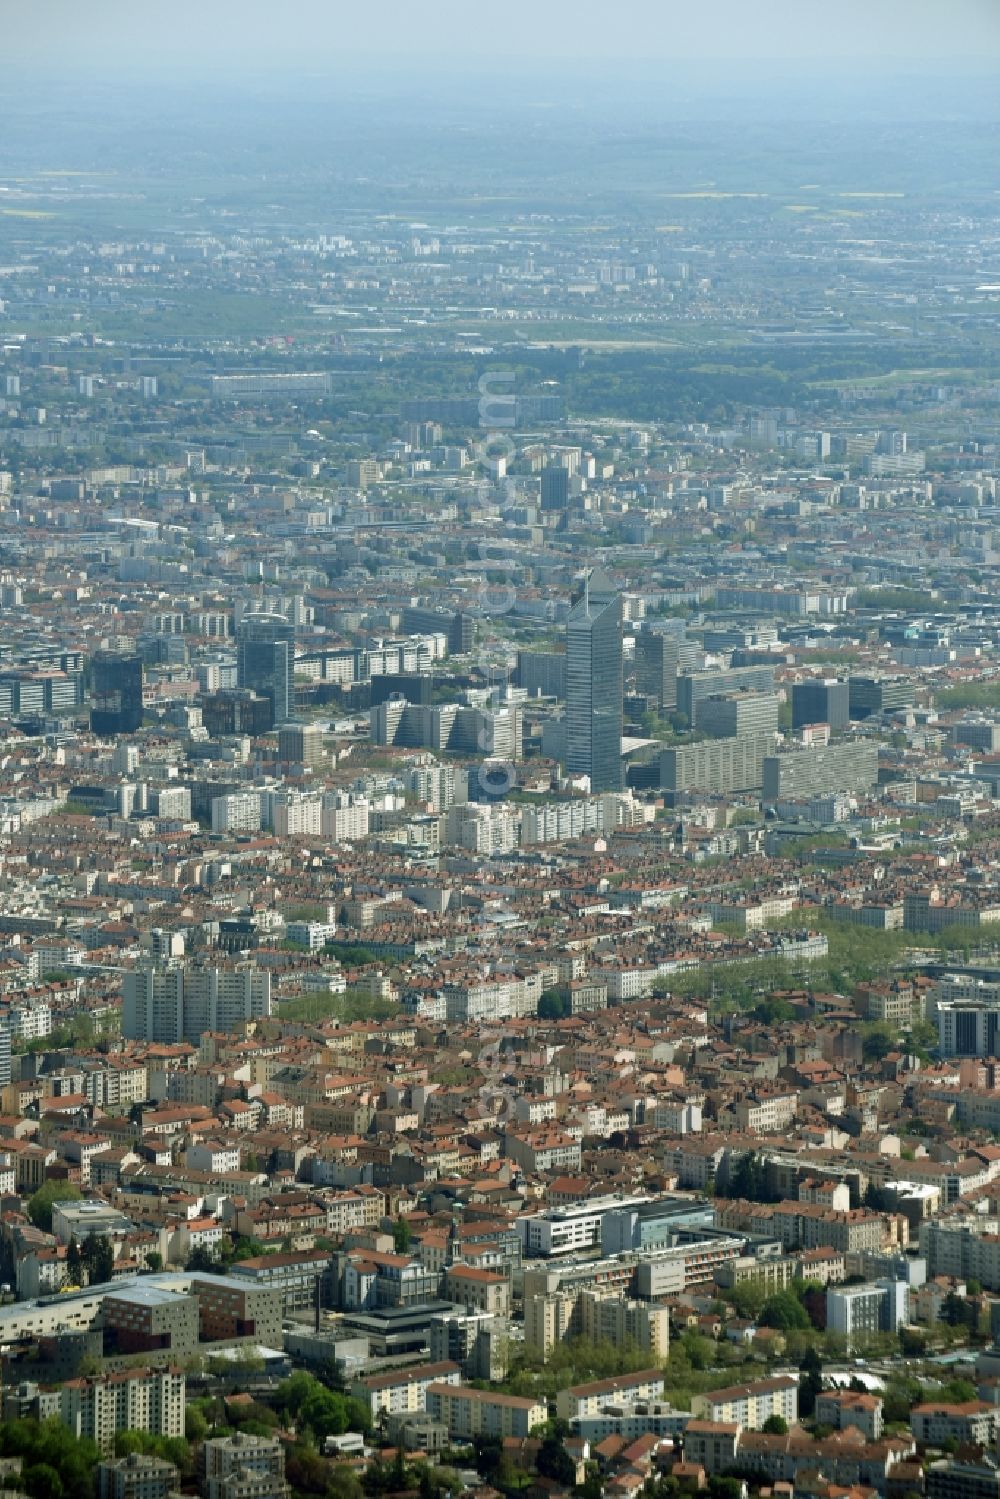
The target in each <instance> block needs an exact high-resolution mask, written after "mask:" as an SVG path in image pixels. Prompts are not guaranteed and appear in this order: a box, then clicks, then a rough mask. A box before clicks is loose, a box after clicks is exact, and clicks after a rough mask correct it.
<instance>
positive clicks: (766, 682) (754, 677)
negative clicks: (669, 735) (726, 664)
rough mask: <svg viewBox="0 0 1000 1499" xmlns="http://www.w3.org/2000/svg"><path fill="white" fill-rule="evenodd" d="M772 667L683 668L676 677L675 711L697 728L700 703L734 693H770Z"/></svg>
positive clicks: (772, 686) (691, 726) (772, 685)
mask: <svg viewBox="0 0 1000 1499" xmlns="http://www.w3.org/2000/svg"><path fill="white" fill-rule="evenodd" d="M773 691H774V667H773V666H737V667H732V668H731V669H730V670H728V671H685V672H681V673H680V675H679V676H678V678H677V711H678V713H683V714H684V717H685V718H686V719H687V721H688V727H689V728H692V729H696V728H700V727H701V719H700V717H699V713H700V709H701V704H702V703H703V702H704V701H705V700H706V698H710V697H725V696H727V695H729V694H732V693H734V692H773Z"/></svg>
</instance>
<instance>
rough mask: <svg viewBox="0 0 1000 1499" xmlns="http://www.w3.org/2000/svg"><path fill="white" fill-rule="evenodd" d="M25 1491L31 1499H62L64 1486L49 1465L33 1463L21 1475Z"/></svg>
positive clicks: (64, 1490)
mask: <svg viewBox="0 0 1000 1499" xmlns="http://www.w3.org/2000/svg"><path fill="white" fill-rule="evenodd" d="M22 1476H23V1479H24V1487H25V1491H26V1492H27V1493H29V1494H30V1495H31V1496H32V1499H62V1496H63V1494H64V1493H65V1492H66V1489H65V1485H64V1484H63V1481H62V1479H61V1478H60V1477H59V1474H58V1473H57V1472H56V1470H55V1468H53V1467H52V1465H51V1464H50V1463H34V1464H33V1465H32V1466H31V1467H30V1468H27V1469H25V1471H24V1473H23V1475H22Z"/></svg>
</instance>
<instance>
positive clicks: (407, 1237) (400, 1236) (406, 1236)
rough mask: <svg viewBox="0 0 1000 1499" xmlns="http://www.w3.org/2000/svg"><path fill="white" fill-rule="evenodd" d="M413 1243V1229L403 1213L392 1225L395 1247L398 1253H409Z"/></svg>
mask: <svg viewBox="0 0 1000 1499" xmlns="http://www.w3.org/2000/svg"><path fill="white" fill-rule="evenodd" d="M412 1243H413V1230H412V1229H411V1228H410V1225H409V1223H407V1221H406V1219H405V1218H404V1217H403V1216H402V1214H401V1215H400V1216H399V1217H398V1218H397V1219H396V1221H395V1223H394V1224H393V1225H392V1244H393V1248H394V1249H395V1251H396V1253H397V1254H409V1252H410V1246H411V1245H412Z"/></svg>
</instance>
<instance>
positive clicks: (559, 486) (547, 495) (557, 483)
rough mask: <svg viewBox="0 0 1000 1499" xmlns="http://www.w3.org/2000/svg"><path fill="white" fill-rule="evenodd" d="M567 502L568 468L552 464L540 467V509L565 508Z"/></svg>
mask: <svg viewBox="0 0 1000 1499" xmlns="http://www.w3.org/2000/svg"><path fill="white" fill-rule="evenodd" d="M568 503H569V469H567V468H564V467H563V465H562V464H561V463H560V464H552V465H550V466H549V467H548V468H543V469H542V509H543V510H565V509H566V506H567V504H568Z"/></svg>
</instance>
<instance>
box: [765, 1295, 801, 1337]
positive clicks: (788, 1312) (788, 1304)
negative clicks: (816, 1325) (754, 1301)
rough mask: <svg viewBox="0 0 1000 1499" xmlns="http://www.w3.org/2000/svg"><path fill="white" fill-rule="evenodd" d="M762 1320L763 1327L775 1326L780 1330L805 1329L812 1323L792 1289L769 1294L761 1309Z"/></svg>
mask: <svg viewBox="0 0 1000 1499" xmlns="http://www.w3.org/2000/svg"><path fill="white" fill-rule="evenodd" d="M760 1321H761V1325H762V1326H763V1327H773V1328H776V1329H777V1330H778V1331H779V1332H790V1331H792V1330H793V1329H800V1330H803V1331H804V1330H805V1329H807V1328H809V1327H810V1326H811V1325H812V1324H811V1323H810V1321H809V1314H808V1312H807V1311H806V1309H805V1307H804V1306H803V1305H802V1303H801V1301H799V1299H798V1297H797V1296H796V1295H795V1294H794V1293H793V1292H792V1291H776V1292H775V1293H774V1295H773V1296H769V1297H768V1299H767V1300H766V1301H765V1303H764V1305H763V1308H762V1309H761V1314H760Z"/></svg>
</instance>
